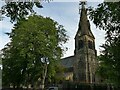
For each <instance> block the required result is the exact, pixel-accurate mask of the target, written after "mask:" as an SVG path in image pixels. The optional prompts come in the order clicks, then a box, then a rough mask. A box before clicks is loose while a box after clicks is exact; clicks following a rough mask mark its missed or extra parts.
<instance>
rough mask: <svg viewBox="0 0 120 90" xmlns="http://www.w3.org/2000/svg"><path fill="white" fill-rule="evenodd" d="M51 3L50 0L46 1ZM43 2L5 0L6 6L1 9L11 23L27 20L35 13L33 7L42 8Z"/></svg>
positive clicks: (34, 0)
mask: <svg viewBox="0 0 120 90" xmlns="http://www.w3.org/2000/svg"><path fill="white" fill-rule="evenodd" d="M45 1H46V2H49V0H45ZM41 2H42V1H41V0H5V5H3V6H2V7H1V13H2V15H5V16H7V17H10V21H11V22H15V21H19V20H20V19H25V18H26V17H27V16H29V15H30V14H31V13H35V11H34V10H33V6H36V7H38V8H42V7H43V6H42V5H41Z"/></svg>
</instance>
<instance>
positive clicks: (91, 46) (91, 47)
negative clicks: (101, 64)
mask: <svg viewBox="0 0 120 90" xmlns="http://www.w3.org/2000/svg"><path fill="white" fill-rule="evenodd" d="M88 48H90V49H93V44H92V41H88Z"/></svg>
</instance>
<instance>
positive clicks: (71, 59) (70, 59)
mask: <svg viewBox="0 0 120 90" xmlns="http://www.w3.org/2000/svg"><path fill="white" fill-rule="evenodd" d="M74 60H75V58H74V56H70V57H66V58H63V59H62V60H61V64H62V65H63V66H64V67H66V68H71V67H73V64H74Z"/></svg>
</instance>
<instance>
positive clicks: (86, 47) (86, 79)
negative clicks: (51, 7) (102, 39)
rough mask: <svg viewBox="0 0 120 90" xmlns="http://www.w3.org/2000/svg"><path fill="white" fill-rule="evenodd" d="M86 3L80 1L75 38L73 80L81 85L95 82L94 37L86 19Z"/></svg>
mask: <svg viewBox="0 0 120 90" xmlns="http://www.w3.org/2000/svg"><path fill="white" fill-rule="evenodd" d="M85 4H86V2H85V1H84V2H83V1H82V2H81V3H80V4H79V5H80V6H81V9H80V10H79V11H81V12H80V21H79V26H78V31H77V34H76V36H75V51H74V56H75V61H74V75H73V76H74V80H75V81H78V82H83V83H93V82H95V69H96V50H95V37H94V35H93V34H92V32H91V29H90V23H89V20H88V18H87V10H86V8H85Z"/></svg>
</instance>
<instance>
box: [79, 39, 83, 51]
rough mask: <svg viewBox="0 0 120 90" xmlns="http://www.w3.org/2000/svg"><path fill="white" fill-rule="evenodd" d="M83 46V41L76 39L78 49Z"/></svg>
mask: <svg viewBox="0 0 120 90" xmlns="http://www.w3.org/2000/svg"><path fill="white" fill-rule="evenodd" d="M83 46H84V43H83V41H82V40H79V41H78V49H81V48H83Z"/></svg>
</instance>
